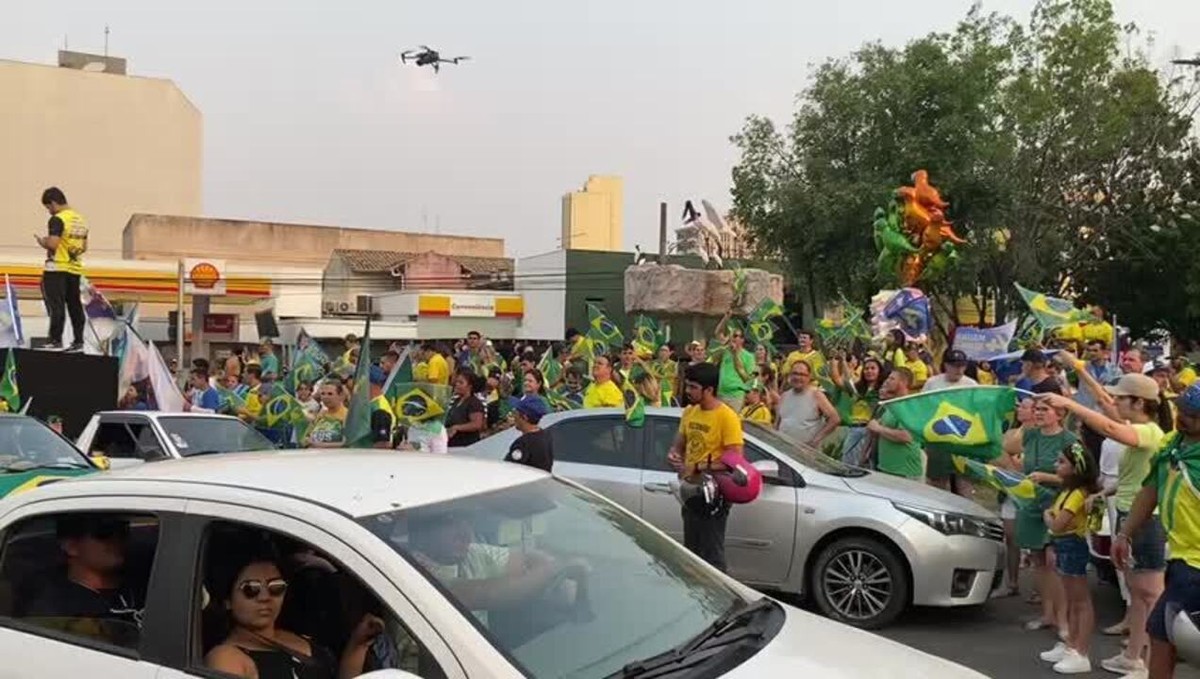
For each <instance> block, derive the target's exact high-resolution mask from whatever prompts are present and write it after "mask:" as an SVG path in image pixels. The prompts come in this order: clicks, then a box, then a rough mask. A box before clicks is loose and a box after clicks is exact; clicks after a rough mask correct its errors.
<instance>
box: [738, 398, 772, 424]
mask: <svg viewBox="0 0 1200 679" xmlns="http://www.w3.org/2000/svg"><path fill="white" fill-rule="evenodd" d="M742 419H743V420H747V421H750V422H758V423H760V424H771V422H772V421H774V418H772V417H771V409H770V408H768V407H767V406H766V404H764V403H755V404H754V405H752V406H745V407H744V408H742Z"/></svg>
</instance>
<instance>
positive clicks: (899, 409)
mask: <svg viewBox="0 0 1200 679" xmlns="http://www.w3.org/2000/svg"><path fill="white" fill-rule="evenodd" d="M1016 403H1017V400H1016V392H1015V391H1014V390H1013V389H1012V388H1010V387H991V386H976V387H957V388H953V389H941V390H938V391H930V392H921V393H919V394H915V395H912V396H904V397H901V398H898V399H893V400H891V401H885V402H884V403H883V404H882V405H883V407H885V408H887V409H888V411H889V412H891V413H892V416H893V417H895V418H896V419H897V421H899V423H900V426H901V427H902V428H904V429H906V430H908V432H909V433H911V434H912V435H913V437H914V438H916V439H917V440H918V441H920V442H921V443H922V444H923V445H924V446H925V449H926V452H936V453H941V454H950V455H961V456H962V457H967V458H971V459H975V460H983V461H987V460H991V459H993V458H995V457H996V456H997V455H999V454H1000V443H1001V435H1002V433H1003V429H1004V423H1005V421H1006V420H1007V419H1008V418H1009V417H1010V416H1011V415H1012V412H1013V410H1014V409H1015V408H1016Z"/></svg>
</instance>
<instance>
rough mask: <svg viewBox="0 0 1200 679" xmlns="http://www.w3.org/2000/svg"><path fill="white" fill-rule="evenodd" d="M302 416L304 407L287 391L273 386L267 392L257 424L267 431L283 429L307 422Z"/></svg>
mask: <svg viewBox="0 0 1200 679" xmlns="http://www.w3.org/2000/svg"><path fill="white" fill-rule="evenodd" d="M307 419H308V418H306V417H305V416H304V406H302V405H300V402H299V401H297V400H296V397H295V396H292V395H291V394H289V393H288V391H287V389H285V388H283V387H282V386H279V385H275V386H274V387H272V388H271V390H270V391H269V392H268V396H267V397H266V402H265V403H263V407H262V412H260V413H259V416H258V420H259V424H261V425H262V426H263V427H265V428H267V429H283V428H284V427H286V426H288V425H298V424H303V423H304V422H307Z"/></svg>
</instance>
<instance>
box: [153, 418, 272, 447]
mask: <svg viewBox="0 0 1200 679" xmlns="http://www.w3.org/2000/svg"><path fill="white" fill-rule="evenodd" d="M158 424H159V426H161V427H162V428H163V431H164V432H166V434H167V438H169V439H170V440H171V442H172V443H174V444H175V448H176V450H178V451H179V454H180V455H182V456H183V457H189V456H191V455H207V454H212V453H243V452H248V451H252V450H271V449H272V448H274V447H275V446H274V444H272V443H271V442H270V441H269V440H267V437H265V436H263V435H262V434H260V433H258V431H256V430H255V429H254V427H251V426H249V425H248V424H246V423H245V422H242V421H241V420H237V419H233V418H229V417H162V418H159V420H158Z"/></svg>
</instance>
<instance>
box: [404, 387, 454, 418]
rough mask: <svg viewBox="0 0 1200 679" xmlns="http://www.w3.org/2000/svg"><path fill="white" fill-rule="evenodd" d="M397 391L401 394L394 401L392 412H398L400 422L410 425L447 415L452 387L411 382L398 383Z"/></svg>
mask: <svg viewBox="0 0 1200 679" xmlns="http://www.w3.org/2000/svg"><path fill="white" fill-rule="evenodd" d="M395 391H396V392H397V393H398V394H399V395H398V396H397V397H396V399H395V401H393V405H392V412H394V413H395V414H396V420H397V423H398V424H402V425H405V426H408V425H411V424H415V423H418V422H429V421H433V420H441V419H443V418H445V417H446V407H447V404H448V403H449V402H450V387H448V386H446V385H444V384H429V383H417V382H409V383H406V384H401V385H398V386H397V388H396V390H395Z"/></svg>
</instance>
